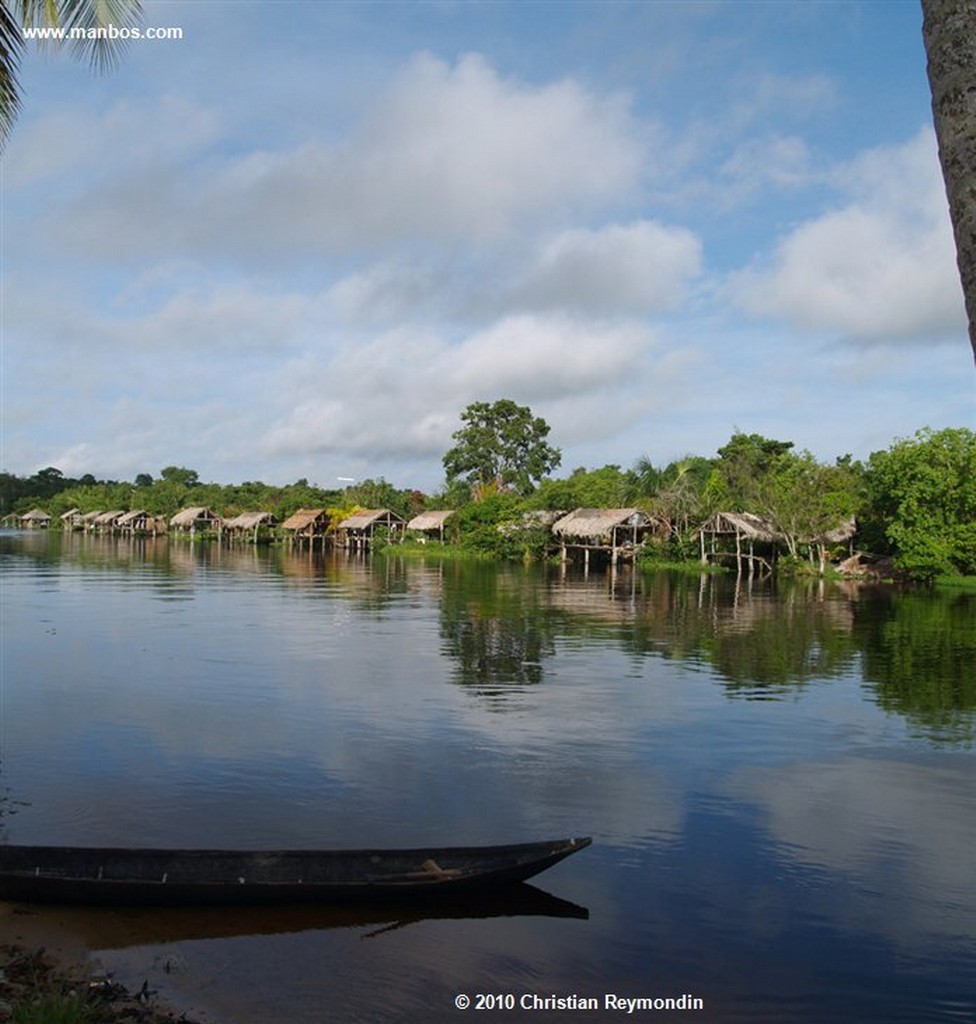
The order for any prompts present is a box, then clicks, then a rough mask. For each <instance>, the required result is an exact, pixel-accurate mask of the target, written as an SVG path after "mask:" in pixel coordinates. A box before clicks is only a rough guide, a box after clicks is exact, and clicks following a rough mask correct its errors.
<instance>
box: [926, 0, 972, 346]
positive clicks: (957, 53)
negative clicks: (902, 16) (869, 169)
mask: <svg viewBox="0 0 976 1024" xmlns="http://www.w3.org/2000/svg"><path fill="white" fill-rule="evenodd" d="M922 13H923V15H924V23H923V28H922V35H923V38H924V40H925V50H926V53H927V54H928V73H929V86H930V88H931V90H932V113H933V117H934V120H935V134H936V137H937V138H938V140H939V160H940V161H941V163H942V176H943V178H944V179H945V185H946V196H947V198H948V200H949V214H950V216H951V217H952V230H953V233H954V234H955V238H956V259H957V262H958V264H959V276H960V277H961V279H962V290H963V294H964V295H965V297H966V312H967V314H968V316H969V340H970V343H971V344H972V347H973V356H974V358H976V0H922Z"/></svg>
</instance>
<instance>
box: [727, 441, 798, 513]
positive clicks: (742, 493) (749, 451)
mask: <svg viewBox="0 0 976 1024" xmlns="http://www.w3.org/2000/svg"><path fill="white" fill-rule="evenodd" d="M792 447H793V442H792V441H775V440H773V439H772V438H770V437H763V436H762V434H743V433H741V432H737V433H735V434H733V435H732V437H731V438H730V439H729V442H728V443H727V444H726V445H724V446H723V447H722V448H719V450H718V456H719V461H718V464H717V466H716V468H717V469H718V471H719V473H720V474H721V477H722V480H723V481H724V483H725V490H726V494H727V497H728V500H729V501H730V502H731V503H732V504H734V505H735V506H736V507H735V508H734V509H732V508H730V509H726V510H725V511H727V512H761V511H762V506H763V505H764V504H766V493H765V492H766V485H767V483H768V480H769V477H770V475H771V474H772V473H773V472H774V471H775V469H776V467H777V465H778V463H779V461H780V460H781V459H782V457H783V456H784V455H786V453H787V452H789V450H790V449H791V448H792Z"/></svg>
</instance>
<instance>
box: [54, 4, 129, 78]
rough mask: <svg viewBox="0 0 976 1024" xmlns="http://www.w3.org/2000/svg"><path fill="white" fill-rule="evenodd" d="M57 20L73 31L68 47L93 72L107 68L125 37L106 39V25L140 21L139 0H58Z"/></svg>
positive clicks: (113, 63) (123, 25)
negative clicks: (88, 65)
mask: <svg viewBox="0 0 976 1024" xmlns="http://www.w3.org/2000/svg"><path fill="white" fill-rule="evenodd" d="M58 8H59V11H58V13H59V17H60V23H61V25H63V26H64V28H65V30H66V32H67V33H69V34H70V33H71V32H72V30H75V32H76V35H77V36H78V38H75V39H72V40H71V41H70V42H71V48H72V50H73V51H74V52H75V53H76V54H77V55H78V56H80V57H82V58H84V59H85V60H87V61H88V63H89V64H90V65H91V66H92V67H93V68H95V70H96V71H108V70H110V69H111V68H113V67H115V66H116V65H117V64H118V63H119V61H120V60H121V57H122V53H123V52H124V51H125V49H126V46H127V45H128V44H127V42H126V40H125V39H118V38H116V39H109V38H106V36H105V34H104V33H105V32H106V31H107V30H108V28H109V27H110V26H114V27H115V28H116V29H131V28H134V27H135V26H136V25H138V24H139V22H140V21H141V20H142V4H141V3H140V2H139V0H59V2H58Z"/></svg>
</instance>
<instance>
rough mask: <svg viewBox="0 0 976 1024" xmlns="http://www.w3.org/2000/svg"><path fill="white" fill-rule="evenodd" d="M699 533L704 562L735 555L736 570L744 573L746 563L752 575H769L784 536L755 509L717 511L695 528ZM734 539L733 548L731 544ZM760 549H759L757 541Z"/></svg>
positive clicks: (729, 557) (702, 560)
mask: <svg viewBox="0 0 976 1024" xmlns="http://www.w3.org/2000/svg"><path fill="white" fill-rule="evenodd" d="M695 533H696V534H697V535H698V540H699V545H700V551H701V562H702V564H703V565H705V564H707V563H709V562H718V561H720V560H721V559H723V558H725V559H731V558H735V564H736V571H737V572H738V573H739V574H740V575H741V573H742V568H743V565H744V566H745V567H746V569H747V571H748V574H749V575H750V576H752V575H753V574H754V573H755V574H757V575H763V576H765V575H768V574H769V573H771V572H772V571H773V562H774V561H775V559H776V554H777V551H778V548H779V545H780V544H781V543H782V542H783V536H782V534H781V533H779V531H778V530H777V529H776V528H775V526H773V524H772V523H771V522H770V521H769V520H768V519H764V518H763V517H762V516H757V515H755V514H754V513H752V512H716V513H715V514H714V515H713V516H712V517H711V518H710V519H709V520H708V521H707V522H704V523H702V525H701V526H699V527H698V529H697V530H696V531H695ZM733 542H734V544H735V547H734V550H732V549H730V544H732V543H733ZM757 543H758V544H759V545H760V551H759V552H758V553H757V552H756V544H757Z"/></svg>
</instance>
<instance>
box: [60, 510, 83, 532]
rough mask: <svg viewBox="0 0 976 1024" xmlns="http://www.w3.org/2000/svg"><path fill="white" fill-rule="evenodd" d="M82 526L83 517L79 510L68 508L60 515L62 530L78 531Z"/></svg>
mask: <svg viewBox="0 0 976 1024" xmlns="http://www.w3.org/2000/svg"><path fill="white" fill-rule="evenodd" d="M84 525H85V517H84V516H83V515H82V514H81V509H80V508H69V509H68V511H67V512H62V513H61V529H62V530H80V529H81V528H82V527H83V526H84Z"/></svg>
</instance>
